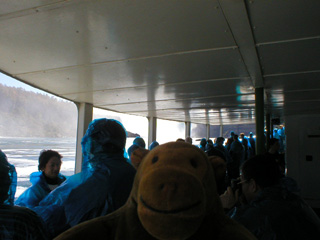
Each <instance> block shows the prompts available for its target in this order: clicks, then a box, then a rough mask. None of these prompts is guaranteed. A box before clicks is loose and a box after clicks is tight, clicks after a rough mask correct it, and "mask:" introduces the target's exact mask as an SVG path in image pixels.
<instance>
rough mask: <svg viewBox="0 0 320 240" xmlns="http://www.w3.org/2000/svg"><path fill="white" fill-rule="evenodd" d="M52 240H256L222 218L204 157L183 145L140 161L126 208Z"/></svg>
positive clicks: (154, 152)
mask: <svg viewBox="0 0 320 240" xmlns="http://www.w3.org/2000/svg"><path fill="white" fill-rule="evenodd" d="M119 191H121V189H119ZM56 239H57V240H63V239H77V240H80V239H141V240H145V239H219V240H231V239H232V240H234V239H241V240H242V239H243V240H249V239H250V240H251V239H255V238H254V236H253V235H251V234H250V233H249V232H248V231H247V230H246V229H245V228H244V227H242V226H240V225H239V224H237V223H236V222H234V221H232V220H231V219H229V218H228V217H227V216H225V215H224V212H223V209H222V206H221V202H220V199H219V196H218V194H217V191H216V184H215V178H214V173H213V170H212V166H211V164H210V162H209V160H208V158H207V156H206V155H205V154H204V152H203V151H202V150H200V149H199V148H197V147H195V146H192V145H190V144H188V143H184V142H172V143H167V144H164V145H160V146H158V147H157V148H155V149H153V150H152V151H150V152H149V153H148V154H147V155H146V156H145V158H144V159H143V161H142V162H141V164H140V166H139V169H138V171H137V174H136V177H135V181H134V186H133V189H132V192H131V196H130V197H129V199H128V202H127V203H126V205H125V206H123V207H122V208H120V209H119V210H117V211H116V212H114V213H112V214H110V215H107V216H103V217H99V218H96V219H93V220H90V221H87V222H85V223H82V224H80V225H78V226H76V227H74V228H72V229H70V230H68V231H67V232H65V233H63V234H62V235H60V236H59V237H57V238H56Z"/></svg>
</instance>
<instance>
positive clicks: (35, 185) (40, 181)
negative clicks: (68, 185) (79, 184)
mask: <svg viewBox="0 0 320 240" xmlns="http://www.w3.org/2000/svg"><path fill="white" fill-rule="evenodd" d="M65 180H66V177H65V176H63V175H62V174H60V173H59V175H58V181H57V183H58V185H60V184H61V183H62V182H63V181H65ZM30 182H31V183H32V186H31V187H29V188H28V189H27V190H26V191H24V192H23V193H22V194H21V195H20V197H19V198H18V199H17V200H16V202H15V204H16V205H19V206H23V207H28V208H33V207H36V206H38V205H39V202H40V201H41V200H42V199H44V198H45V197H46V196H47V195H48V194H49V193H50V192H51V189H50V188H49V185H48V183H47V181H46V179H45V176H44V173H43V172H34V173H31V175H30Z"/></svg>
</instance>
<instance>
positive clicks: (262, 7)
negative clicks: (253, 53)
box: [246, 0, 320, 43]
mask: <svg viewBox="0 0 320 240" xmlns="http://www.w3.org/2000/svg"><path fill="white" fill-rule="evenodd" d="M246 3H247V8H248V12H249V16H250V20H251V24H252V29H253V32H254V36H255V39H256V42H257V43H264V42H274V41H283V40H289V39H298V38H309V37H314V36H319V23H320V14H319V10H320V1H319V0H304V1H301V0H267V1H265V0H246Z"/></svg>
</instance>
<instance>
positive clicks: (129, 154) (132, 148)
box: [128, 144, 140, 161]
mask: <svg viewBox="0 0 320 240" xmlns="http://www.w3.org/2000/svg"><path fill="white" fill-rule="evenodd" d="M138 148H140V147H139V146H138V145H135V144H132V145H131V146H130V147H129V148H128V156H129V159H130V161H131V154H132V153H133V152H134V151H135V150H137V149H138Z"/></svg>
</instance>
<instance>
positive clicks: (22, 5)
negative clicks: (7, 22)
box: [0, 0, 62, 17]
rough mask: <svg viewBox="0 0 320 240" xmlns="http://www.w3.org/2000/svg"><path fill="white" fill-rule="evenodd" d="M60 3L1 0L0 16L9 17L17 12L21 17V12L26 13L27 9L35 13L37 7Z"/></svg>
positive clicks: (53, 0)
mask: <svg viewBox="0 0 320 240" xmlns="http://www.w3.org/2000/svg"><path fill="white" fill-rule="evenodd" d="M61 2H62V1H61V0H33V1H21V0H2V1H1V8H0V16H1V15H9V14H13V13H17V12H19V13H20V15H21V11H26V10H29V9H31V10H33V11H30V12H33V13H36V8H37V7H41V6H47V5H53V4H55V3H61ZM30 12H29V13H30ZM6 17H8V16H6Z"/></svg>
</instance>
